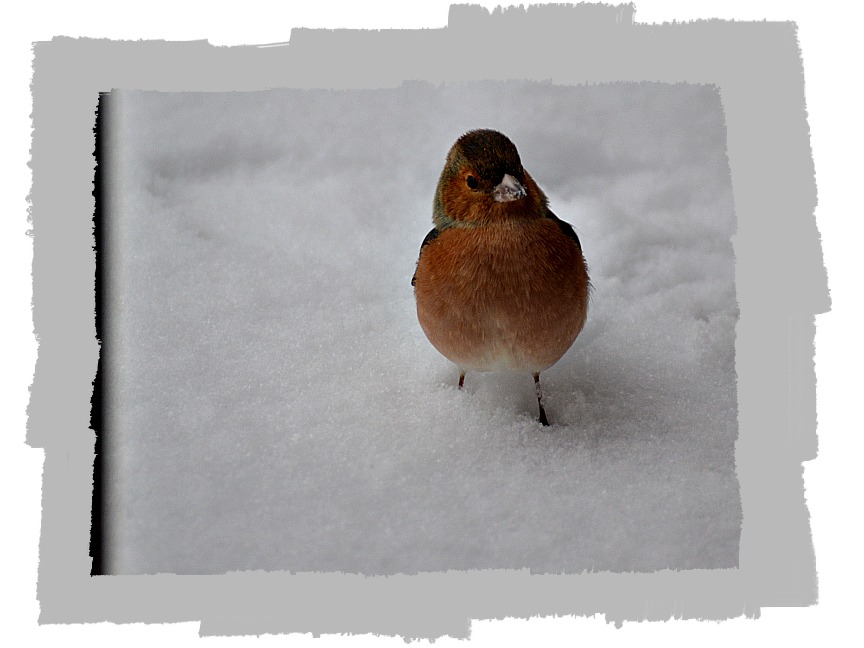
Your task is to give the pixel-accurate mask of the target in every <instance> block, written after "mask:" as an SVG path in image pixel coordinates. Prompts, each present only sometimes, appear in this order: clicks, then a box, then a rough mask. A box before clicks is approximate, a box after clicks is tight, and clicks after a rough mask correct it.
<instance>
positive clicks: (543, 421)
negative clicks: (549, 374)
mask: <svg viewBox="0 0 864 648" xmlns="http://www.w3.org/2000/svg"><path fill="white" fill-rule="evenodd" d="M534 388H535V389H536V390H537V406H538V407H539V408H540V425H549V419H547V418H546V410H545V409H543V395H542V394H541V393H540V374H539V373H535V374H534Z"/></svg>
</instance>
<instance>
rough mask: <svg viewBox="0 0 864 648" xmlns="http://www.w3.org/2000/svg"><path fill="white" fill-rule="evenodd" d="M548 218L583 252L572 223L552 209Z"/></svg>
mask: <svg viewBox="0 0 864 648" xmlns="http://www.w3.org/2000/svg"><path fill="white" fill-rule="evenodd" d="M546 216H547V217H548V218H551V219H552V220H554V221H555V222H556V223H557V224H558V227H559V228H561V232H562V233H563V234H564V236H567V237H569V238H571V239H573V241H575V242H576V245H577V246H578V247H579V250H580V251H581V250H582V243H580V242H579V237H578V236H576V232H574V231H573V226H572V225H571V224H570V223H567V222H565V221H563V220H561V219H560V218H558V217H557V216H556V215H555V214H553V213H552V210H551V209H547V210H546ZM430 234H431V232H430ZM427 238H428V237H427ZM423 243H424V244H425V243H426V242H425V241H424V242H423Z"/></svg>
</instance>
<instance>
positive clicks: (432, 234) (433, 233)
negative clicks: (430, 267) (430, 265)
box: [411, 227, 440, 286]
mask: <svg viewBox="0 0 864 648" xmlns="http://www.w3.org/2000/svg"><path fill="white" fill-rule="evenodd" d="M438 234H440V232H439V231H438V230H437V229H436V228H434V227H433V228H432V231H430V232H429V233H428V234H427V235H426V238H424V239H423V242H422V243H421V244H420V254H423V248H424V247H426V246H427V245H428V244H429V242H430V241H434V240H435V239H436V238H438ZM417 262H418V263H419V262H420V256H419V255H418V256H417ZM416 278H417V271H416V270H415V271H414V276H413V277H411V285H412V286H413V285H414V281H415V279H416Z"/></svg>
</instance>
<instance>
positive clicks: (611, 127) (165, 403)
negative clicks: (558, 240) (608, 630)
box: [106, 82, 741, 574]
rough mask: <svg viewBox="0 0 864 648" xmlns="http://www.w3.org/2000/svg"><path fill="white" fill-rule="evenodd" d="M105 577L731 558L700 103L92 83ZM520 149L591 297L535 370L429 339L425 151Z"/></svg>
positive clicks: (735, 511) (460, 91)
mask: <svg viewBox="0 0 864 648" xmlns="http://www.w3.org/2000/svg"><path fill="white" fill-rule="evenodd" d="M112 101H114V107H115V113H116V120H115V121H114V122H113V125H112V131H111V132H112V135H113V136H114V137H115V138H116V142H115V151H116V153H117V160H118V162H117V164H116V167H115V168H114V169H113V170H114V171H115V172H116V173H117V177H116V179H115V182H114V183H113V185H112V187H113V190H114V193H113V195H112V200H111V203H110V204H111V208H110V213H109V215H108V217H109V219H110V225H109V227H110V233H111V235H112V237H113V238H112V245H113V247H112V250H114V251H115V252H116V254H115V255H114V256H113V257H112V262H111V266H110V278H111V281H112V282H113V283H112V290H113V291H114V292H112V298H111V305H112V310H111V312H110V316H111V318H112V320H111V321H112V326H113V328H112V329H111V333H110V336H109V337H108V338H107V341H106V343H107V344H109V345H110V348H111V350H112V354H113V355H112V356H111V357H112V359H113V360H114V365H113V366H112V373H111V385H112V390H113V391H112V395H111V409H110V412H109V414H110V418H109V422H110V425H109V428H108V430H107V434H108V435H109V436H108V442H109V444H110V445H109V462H110V472H109V474H108V488H109V499H110V502H111V507H110V525H111V543H112V544H111V546H110V547H109V549H110V554H109V555H110V556H111V565H110V566H111V570H112V571H113V572H114V573H128V574H138V573H157V572H174V573H181V574H203V573H208V574H216V573H223V572H226V571H233V570H250V569H264V570H288V571H292V572H303V571H344V572H362V573H366V574H393V573H400V572H401V573H416V572H423V571H442V570H451V569H452V570H467V569H486V568H530V569H531V571H532V572H535V573H544V572H545V573H548V572H552V573H560V572H565V573H574V572H581V571H583V570H610V571H653V570H656V569H663V568H673V569H691V568H723V567H734V566H736V565H737V563H738V542H739V534H740V524H741V505H740V497H739V489H738V481H737V477H736V473H735V464H734V444H735V439H736V436H737V409H736V375H735V346H734V345H735V324H736V322H737V317H738V310H737V304H736V299H735V284H734V257H733V251H732V244H731V237H732V236H733V235H734V231H735V217H734V211H733V204H732V189H731V183H730V178H729V168H728V163H727V159H726V155H725V125H724V119H723V114H722V108H721V104H720V98H719V93H718V91H717V89H716V88H714V87H711V86H694V85H686V84H679V85H662V84H647V83H643V84H612V85H599V86H579V87H563V86H554V85H552V84H549V83H545V84H544V83H535V82H507V83H484V84H476V83H474V84H448V85H442V86H434V85H428V84H420V83H410V84H406V85H404V86H402V87H400V88H396V89H385V90H367V91H356V90H352V91H333V90H308V91H303V90H272V91H267V92H259V93H225V94H218V93H214V94H207V93H178V94H162V93H144V92H131V91H115V92H114V94H113V99H112ZM480 127H482V128H496V129H498V130H501V131H502V132H504V133H505V134H507V135H508V136H509V137H510V138H511V139H512V140H513V141H514V143H515V144H516V146H517V148H518V149H519V152H520V154H521V157H522V161H523V163H524V165H525V167H526V168H527V169H528V170H529V172H530V173H531V174H532V175H533V177H534V178H535V179H536V180H537V182H538V184H540V186H541V187H542V188H543V189H544V191H545V192H546V193H547V195H548V196H549V198H550V201H551V207H552V209H553V210H554V211H555V212H556V213H557V215H558V216H559V217H561V218H562V219H564V220H566V221H568V222H570V223H571V224H573V226H574V227H575V228H576V231H577V232H578V234H579V235H580V238H581V240H582V244H583V247H584V250H585V254H586V257H587V259H588V262H589V265H590V268H591V276H592V281H593V284H594V287H595V289H594V293H593V297H592V302H591V309H590V312H589V317H588V323H587V326H586V328H585V330H584V331H583V333H582V335H581V336H580V337H579V339H578V340H577V341H576V343H575V345H574V346H573V348H572V349H571V350H570V351H569V352H568V353H567V354H566V355H565V356H564V358H563V359H562V360H561V361H560V362H558V364H556V365H555V366H554V367H552V368H551V369H550V370H548V371H547V372H544V374H543V375H542V376H541V381H542V384H543V388H544V399H545V404H546V409H547V412H548V414H549V418H550V421H551V422H552V423H553V426H552V427H551V428H542V427H541V426H540V425H539V423H538V422H537V420H536V415H537V412H536V407H537V404H536V400H535V397H534V390H533V381H532V380H531V377H530V376H529V375H525V376H519V375H497V374H478V373H469V374H468V375H467V377H466V388H465V390H463V391H461V392H460V391H458V390H457V389H456V382H457V377H458V372H457V369H456V368H455V367H454V366H453V365H452V364H451V363H449V362H448V361H447V360H446V359H445V358H443V357H442V356H440V355H439V354H438V353H437V352H436V351H435V349H434V348H433V347H432V346H431V345H430V344H429V343H428V341H427V340H426V338H425V337H424V335H423V332H422V331H421V329H420V326H419V324H418V323H417V319H416V313H415V308H414V297H413V292H412V288H411V285H410V279H411V276H412V273H413V271H414V264H415V262H416V259H417V253H418V249H419V245H420V242H421V240H422V239H423V237H424V235H425V234H426V232H427V231H428V230H429V229H430V228H431V205H432V194H433V190H434V187H435V183H436V181H437V178H438V174H439V173H440V170H441V167H442V165H443V161H444V156H445V155H446V153H447V150H448V149H449V147H450V145H451V144H452V143H453V141H455V139H456V138H457V137H458V136H459V135H460V134H462V133H463V132H465V131H466V130H469V129H472V128H480Z"/></svg>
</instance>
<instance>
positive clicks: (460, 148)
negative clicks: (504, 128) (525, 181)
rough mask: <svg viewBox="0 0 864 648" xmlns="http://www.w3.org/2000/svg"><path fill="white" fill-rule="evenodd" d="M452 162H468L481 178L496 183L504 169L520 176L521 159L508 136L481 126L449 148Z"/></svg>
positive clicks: (458, 164) (457, 163) (502, 175)
mask: <svg viewBox="0 0 864 648" xmlns="http://www.w3.org/2000/svg"><path fill="white" fill-rule="evenodd" d="M450 157H451V159H450V162H451V163H454V166H456V167H461V166H462V165H463V164H468V165H470V166H471V167H472V168H473V170H474V171H475V172H476V173H477V175H478V176H480V178H481V179H482V180H486V181H487V182H492V183H496V184H497V183H498V182H500V180H501V178H502V177H504V174H505V173H509V174H510V175H512V176H513V177H515V178H516V179H518V180H520V181H521V180H522V174H523V170H522V161H521V160H520V159H519V152H518V151H517V150H516V146H515V145H514V144H513V142H511V141H510V139H509V138H508V137H507V136H506V135H504V134H502V133H499V132H498V131H495V130H488V129H480V130H472V131H468V132H467V133H465V134H464V135H463V136H462V137H460V138H459V139H458V140H456V143H455V144H454V145H453V148H452V149H451V156H450Z"/></svg>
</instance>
